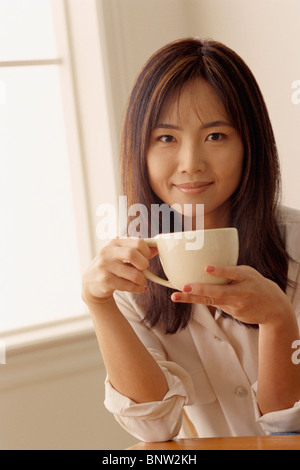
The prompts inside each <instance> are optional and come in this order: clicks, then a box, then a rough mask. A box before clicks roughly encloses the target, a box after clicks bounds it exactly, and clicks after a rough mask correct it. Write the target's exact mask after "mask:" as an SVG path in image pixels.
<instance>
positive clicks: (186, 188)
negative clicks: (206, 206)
mask: <svg viewBox="0 0 300 470" xmlns="http://www.w3.org/2000/svg"><path fill="white" fill-rule="evenodd" d="M212 184H213V183H212V182H203V183H200V182H198V183H197V182H195V183H183V184H175V185H174V186H175V187H176V188H177V189H178V190H179V191H181V192H182V193H185V194H199V193H203V192H204V191H206V189H207V188H209V186H211V185H212Z"/></svg>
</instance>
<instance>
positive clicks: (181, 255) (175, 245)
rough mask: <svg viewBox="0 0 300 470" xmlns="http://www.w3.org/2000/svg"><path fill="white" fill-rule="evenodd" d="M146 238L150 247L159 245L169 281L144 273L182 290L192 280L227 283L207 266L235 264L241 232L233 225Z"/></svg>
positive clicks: (148, 276) (159, 282)
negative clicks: (206, 268)
mask: <svg viewBox="0 0 300 470" xmlns="http://www.w3.org/2000/svg"><path fill="white" fill-rule="evenodd" d="M144 240H145V242H146V243H147V245H148V246H155V247H157V249H158V255H159V257H160V261H161V264H162V267H163V269H164V272H165V274H166V276H167V278H168V280H165V279H162V278H160V277H159V276H157V275H156V274H153V273H152V272H151V271H149V270H148V269H146V270H145V271H144V274H145V276H146V277H147V278H148V279H150V280H151V281H153V282H156V283H158V284H161V285H162V286H166V287H171V288H172V289H177V290H179V291H182V289H183V286H184V285H186V284H191V283H200V284H226V282H228V279H225V278H223V277H217V276H212V275H210V274H208V273H206V272H205V266H208V265H225V266H235V265H236V264H237V260H238V254H239V240H238V232H237V230H236V228H233V227H228V228H219V229H207V230H194V231H189V232H174V233H167V234H159V235H156V237H154V238H144Z"/></svg>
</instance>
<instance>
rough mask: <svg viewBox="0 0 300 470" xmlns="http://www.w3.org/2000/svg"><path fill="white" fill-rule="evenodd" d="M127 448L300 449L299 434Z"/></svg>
mask: <svg viewBox="0 0 300 470" xmlns="http://www.w3.org/2000/svg"><path fill="white" fill-rule="evenodd" d="M128 450H154V451H155V450H167V451H168V450H170V451H173V450H186V451H190V450H300V435H299V436H296V435H290V436H247V437H213V438H201V439H174V440H172V441H168V442H140V443H138V444H135V445H134V446H132V447H130V448H129V449H128Z"/></svg>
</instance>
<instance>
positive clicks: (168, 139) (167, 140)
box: [158, 135, 174, 144]
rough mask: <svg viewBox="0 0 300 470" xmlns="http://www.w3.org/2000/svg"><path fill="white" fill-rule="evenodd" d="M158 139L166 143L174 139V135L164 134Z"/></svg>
mask: <svg viewBox="0 0 300 470" xmlns="http://www.w3.org/2000/svg"><path fill="white" fill-rule="evenodd" d="M158 140H159V141H160V142H163V143H164V144H169V143H171V142H173V141H174V137H173V136H172V135H162V136H160V137H159V138H158Z"/></svg>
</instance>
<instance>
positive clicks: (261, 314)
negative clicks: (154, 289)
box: [171, 266, 292, 324]
mask: <svg viewBox="0 0 300 470" xmlns="http://www.w3.org/2000/svg"><path fill="white" fill-rule="evenodd" d="M205 270H206V272H207V273H209V274H210V275H211V276H220V277H225V278H227V279H228V280H229V283H228V284H225V285H214V284H188V285H186V286H184V288H183V292H175V293H173V294H172V297H171V298H172V300H173V301H174V302H188V303H200V304H205V305H208V306H215V307H217V308H220V309H221V310H223V311H224V312H226V313H228V314H229V315H231V316H233V317H234V318H236V319H237V320H240V321H242V322H244V323H251V324H268V323H269V324H270V323H274V322H276V321H279V322H280V321H281V320H282V318H283V316H285V315H286V313H287V312H291V310H292V305H291V303H290V301H289V299H288V297H287V296H286V294H285V293H284V292H283V291H282V290H281V289H280V287H279V286H278V285H277V284H276V283H275V282H273V281H271V280H270V279H267V278H265V277H264V276H262V275H261V274H260V273H258V272H257V271H256V270H255V269H253V268H251V267H249V266H207V267H206V268H205Z"/></svg>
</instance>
